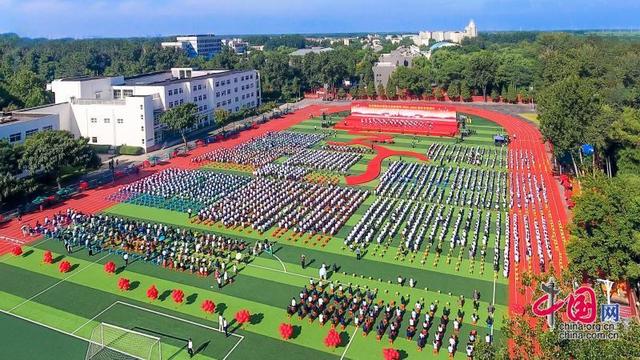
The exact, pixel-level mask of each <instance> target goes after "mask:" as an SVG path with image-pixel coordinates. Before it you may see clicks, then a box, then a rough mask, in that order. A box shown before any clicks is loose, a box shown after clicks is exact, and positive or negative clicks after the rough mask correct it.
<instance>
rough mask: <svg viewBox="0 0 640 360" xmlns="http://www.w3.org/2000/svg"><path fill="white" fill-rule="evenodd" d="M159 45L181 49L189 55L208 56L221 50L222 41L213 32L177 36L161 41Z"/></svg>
mask: <svg viewBox="0 0 640 360" xmlns="http://www.w3.org/2000/svg"><path fill="white" fill-rule="evenodd" d="M160 45H161V46H162V47H163V48H174V49H177V50H182V51H184V52H186V53H187V55H188V56H189V57H194V56H204V57H206V58H210V57H212V56H214V55H216V54H217V53H219V52H220V51H221V50H222V41H221V40H220V38H218V37H216V36H215V35H213V34H202V35H184V36H178V37H176V41H169V42H163V43H161V44H160Z"/></svg>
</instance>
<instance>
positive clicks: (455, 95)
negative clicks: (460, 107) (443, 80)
mask: <svg viewBox="0 0 640 360" xmlns="http://www.w3.org/2000/svg"><path fill="white" fill-rule="evenodd" d="M447 96H449V99H451V100H453V101H458V100H459V99H460V83H459V82H458V81H456V82H453V83H451V85H449V88H448V89H447Z"/></svg>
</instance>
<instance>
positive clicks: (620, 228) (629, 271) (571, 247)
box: [567, 175, 640, 280]
mask: <svg viewBox="0 0 640 360" xmlns="http://www.w3.org/2000/svg"><path fill="white" fill-rule="evenodd" d="M638 199H640V177H639V176H618V177H614V178H606V177H604V176H602V175H596V176H593V177H589V178H586V179H585V180H584V181H583V185H582V193H581V194H580V196H578V198H577V199H576V206H575V208H574V211H573V224H574V225H573V227H572V230H571V235H572V239H571V241H570V242H569V243H568V244H567V255H568V256H569V258H570V259H571V261H570V263H569V267H570V269H571V270H572V272H573V273H574V274H575V275H576V276H584V275H587V276H589V277H591V278H592V279H595V278H598V277H600V276H602V273H604V274H605V275H606V276H607V277H608V278H611V279H614V280H635V279H639V278H640V201H639V200H638Z"/></svg>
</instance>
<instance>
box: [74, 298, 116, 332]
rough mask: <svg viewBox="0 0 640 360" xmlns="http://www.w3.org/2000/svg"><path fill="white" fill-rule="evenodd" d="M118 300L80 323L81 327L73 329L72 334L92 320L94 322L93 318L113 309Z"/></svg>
mask: <svg viewBox="0 0 640 360" xmlns="http://www.w3.org/2000/svg"><path fill="white" fill-rule="evenodd" d="M117 303H118V302H117V301H115V302H114V303H113V304H111V305H109V306H107V307H106V308H105V309H104V310H102V311H100V312H99V313H98V314H97V315H96V316H94V317H92V318H91V319H89V320H87V322H86V323H84V324H82V325H80V327H78V328H77V329H75V330H73V332H71V333H72V334H75V333H77V332H78V330H80V329H82V328H83V327H85V326H87V325H88V324H89V323H90V322H92V321H93V320H95V319H96V318H97V317H98V316H100V315H102V314H104V313H105V312H107V310H109V309H111V308H112V307H113V306H114V305H116V304H117Z"/></svg>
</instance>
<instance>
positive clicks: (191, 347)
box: [187, 338, 193, 358]
mask: <svg viewBox="0 0 640 360" xmlns="http://www.w3.org/2000/svg"><path fill="white" fill-rule="evenodd" d="M187 351H188V352H189V357H190V358H192V357H193V341H191V338H189V341H188V342H187Z"/></svg>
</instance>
